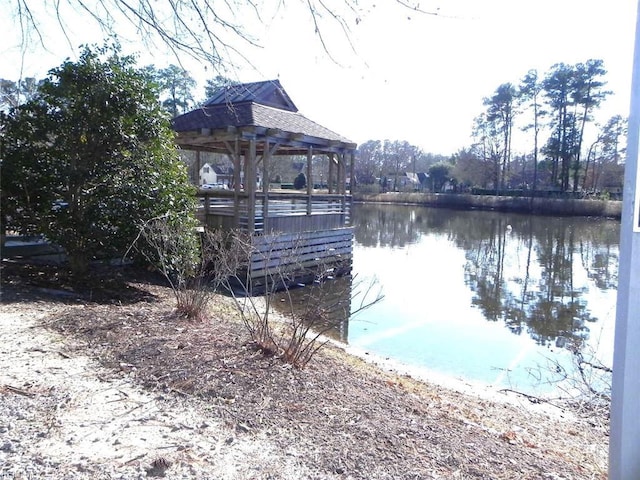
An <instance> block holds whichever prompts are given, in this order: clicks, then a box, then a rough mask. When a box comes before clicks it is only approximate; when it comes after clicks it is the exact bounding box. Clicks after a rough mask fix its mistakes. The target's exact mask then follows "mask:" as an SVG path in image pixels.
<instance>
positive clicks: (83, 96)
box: [0, 47, 195, 279]
mask: <svg viewBox="0 0 640 480" xmlns="http://www.w3.org/2000/svg"><path fill="white" fill-rule="evenodd" d="M133 64H134V60H133V58H131V57H122V56H120V54H119V49H118V47H110V48H107V47H103V48H100V49H96V50H95V51H93V50H91V49H90V48H89V47H85V48H84V49H83V50H82V52H81V55H80V59H79V60H78V61H77V62H75V63H74V62H72V61H70V60H67V61H66V62H64V63H63V64H62V65H61V66H60V67H57V68H54V69H53V70H51V71H50V72H49V76H48V78H47V79H46V80H45V81H44V82H43V83H42V84H41V85H40V86H39V89H38V94H37V95H36V97H35V98H33V99H32V100H30V101H28V102H27V103H25V104H23V105H20V106H18V107H16V108H13V109H11V110H10V111H9V113H8V114H6V115H4V114H3V115H2V118H1V119H0V121H1V123H0V131H2V132H3V133H2V134H3V140H2V144H3V145H2V148H3V152H2V154H3V159H2V170H3V172H2V173H3V175H2V179H1V187H2V188H1V190H2V199H1V205H0V207H1V210H2V217H3V229H4V228H11V229H14V230H16V231H19V232H21V233H24V234H43V235H45V236H46V237H47V238H48V239H49V240H50V241H51V242H53V243H55V244H58V245H60V246H61V247H63V248H64V249H65V251H66V253H67V256H68V259H69V263H70V266H71V269H72V272H73V274H74V276H75V277H76V278H78V279H79V278H82V277H84V276H86V274H87V272H88V268H89V264H90V261H91V260H94V259H100V258H113V257H117V256H121V255H123V254H124V252H125V251H126V249H127V247H128V246H129V245H131V243H132V241H133V240H134V238H135V237H136V235H137V234H138V227H139V225H140V224H141V223H144V222H146V221H148V220H149V219H151V218H156V217H160V216H162V215H166V214H175V213H177V212H180V215H176V216H174V217H173V218H174V221H175V222H178V223H179V222H182V221H184V222H185V224H184V228H183V229H182V231H183V232H186V231H188V226H189V225H190V224H191V222H192V220H191V219H192V217H193V212H194V210H195V204H194V201H195V199H194V197H193V192H194V189H193V187H191V186H190V184H189V182H188V177H187V172H186V168H185V166H184V165H183V164H182V162H181V161H180V160H179V157H178V153H177V150H176V148H175V145H174V142H173V132H172V131H171V129H170V125H169V121H168V118H167V117H166V113H165V112H164V111H163V110H162V107H161V106H160V105H159V102H158V99H157V94H156V93H157V92H156V91H155V90H154V88H153V86H152V84H151V83H150V82H149V81H148V80H149V79H148V78H147V76H146V75H145V74H144V73H143V72H142V71H137V70H136V69H135V68H134V67H133Z"/></svg>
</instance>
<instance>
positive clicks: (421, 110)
mask: <svg viewBox="0 0 640 480" xmlns="http://www.w3.org/2000/svg"><path fill="white" fill-rule="evenodd" d="M10 3H11V2H10ZM373 3H375V6H371V7H370V8H369V9H368V11H366V12H363V14H362V15H361V16H360V21H359V23H358V24H357V25H356V24H355V23H354V24H353V25H352V27H351V34H350V39H351V42H352V43H353V46H354V49H355V52H354V51H352V50H351V48H350V46H349V43H348V42H347V41H346V40H345V38H344V36H341V35H340V34H339V32H337V31H335V29H333V28H332V27H331V26H330V23H325V26H324V30H323V33H324V36H325V39H326V41H327V43H328V46H329V50H330V53H331V54H332V56H333V57H334V60H331V59H330V58H329V57H328V55H327V54H326V53H325V52H324V51H323V50H322V48H321V47H320V45H319V42H318V41H317V37H315V36H314V29H313V25H312V22H311V19H310V18H309V16H308V15H306V14H305V12H304V11H303V9H304V6H303V5H299V4H298V3H296V2H293V1H290V2H288V3H287V4H286V6H287V8H286V10H281V11H279V12H278V13H277V14H276V15H275V16H273V17H271V18H267V19H265V22H266V25H259V24H254V25H253V26H250V27H249V28H250V30H251V33H252V34H253V35H254V36H255V37H256V38H257V40H258V42H259V43H260V44H261V45H262V48H260V49H253V48H245V49H244V50H243V52H245V53H246V55H247V56H248V57H249V58H250V59H251V62H252V63H253V66H254V68H247V67H245V68H240V69H238V70H237V71H236V72H234V73H233V76H234V77H236V79H237V80H240V81H246V82H249V81H258V80H268V79H274V78H279V79H280V81H281V83H282V85H283V86H284V88H285V89H286V90H287V92H288V93H289V95H290V96H291V98H292V99H293V101H294V103H295V104H296V105H297V106H298V108H299V109H300V112H301V113H302V114H304V115H305V116H307V117H308V118H310V119H312V120H314V121H316V122H318V123H320V124H322V125H324V126H326V127H328V128H330V129H332V130H334V131H336V132H338V133H340V134H342V135H344V136H346V137H348V138H350V139H351V140H353V141H355V142H357V143H362V142H364V141H366V140H369V139H380V140H383V139H391V140H407V141H409V142H410V143H412V144H415V145H418V146H420V147H422V148H423V149H424V150H425V151H427V152H432V153H441V154H446V155H448V154H451V153H454V152H455V151H457V150H458V149H460V148H462V147H465V146H468V145H469V144H470V143H471V139H470V133H471V128H472V124H473V119H474V117H476V116H477V115H479V114H480V113H481V112H482V111H483V110H484V107H483V105H482V100H483V98H484V97H488V96H490V95H491V94H492V93H493V92H494V90H495V89H496V88H497V87H498V86H499V85H500V84H501V83H505V82H514V83H517V82H518V81H519V80H520V79H521V78H522V77H523V76H524V74H526V72H527V71H528V70H529V69H533V68H535V69H538V71H539V72H540V73H541V74H544V73H545V72H547V71H548V70H549V68H550V67H551V66H552V65H553V64H555V63H558V62H564V63H568V64H574V63H577V62H584V61H586V60H588V59H590V58H594V59H603V60H604V64H605V68H606V69H607V70H608V74H607V77H606V79H607V80H608V88H609V89H610V90H612V91H614V92H615V95H614V96H612V97H611V98H610V99H609V100H607V102H606V104H605V105H604V106H603V108H602V109H601V110H602V111H601V112H600V113H598V114H597V117H596V119H597V120H599V121H600V122H601V123H604V122H605V121H606V120H607V119H608V118H609V117H610V116H612V115H614V114H621V115H623V116H627V115H628V113H629V93H630V85H631V70H632V59H633V46H634V33H635V22H636V10H637V0H612V1H610V2H605V1H602V0H535V1H534V0H529V1H524V0H446V1H444V0H443V1H436V0H426V1H423V2H422V3H421V7H422V8H423V9H425V10H429V11H432V12H437V13H438V15H425V14H420V13H415V12H411V11H410V10H407V9H404V8H403V7H401V6H399V5H398V4H396V3H395V2H393V1H391V0H381V1H378V2H373V1H372V4H373ZM38 4H39V2H38ZM0 11H2V9H1V8H0ZM3 13H4V12H3ZM0 17H1V18H0V28H2V29H3V31H4V32H7V31H10V32H12V35H9V36H8V38H13V39H14V43H13V44H12V43H11V42H5V43H4V44H3V45H2V46H0V78H8V79H14V80H15V79H17V78H18V76H19V74H20V72H19V65H20V63H19V58H20V56H19V49H18V48H17V44H18V40H17V39H18V33H17V31H16V29H15V28H16V27H15V23H14V22H13V21H12V19H11V18H9V17H8V16H7V15H4V14H3V15H0ZM76 25H89V22H80V23H78V24H76ZM70 30H71V31H72V32H73V36H72V38H71V39H70V41H71V44H72V45H79V44H81V43H87V42H89V43H91V42H101V36H100V35H99V32H98V31H97V28H91V29H88V30H83V28H81V27H80V26H76V27H72V28H71V29H70ZM52 31H53V32H54V33H52V34H50V37H47V38H46V45H47V46H48V47H49V50H50V52H49V53H45V52H43V51H42V50H41V49H35V50H34V51H31V52H28V55H27V57H26V62H25V64H24V68H23V72H22V75H23V76H36V77H42V76H44V75H45V73H46V71H47V70H48V69H50V68H52V67H55V66H57V65H59V64H60V63H62V61H64V59H65V58H66V57H72V58H74V57H75V56H76V55H77V51H78V50H77V49H75V50H74V49H72V48H70V47H69V46H68V43H67V42H66V41H65V40H64V38H63V37H62V36H61V34H60V33H59V32H58V30H52ZM5 38H7V37H5ZM125 48H126V49H127V51H128V52H129V51H131V52H132V53H133V52H135V51H136V50H137V53H142V55H141V58H140V63H141V65H142V64H148V63H154V64H156V65H157V66H159V67H162V66H165V65H166V64H167V63H176V62H175V60H174V59H173V58H172V57H170V56H169V55H167V54H166V53H165V52H162V51H159V50H154V55H153V56H151V55H150V54H149V53H144V52H143V50H144V47H143V46H142V45H140V46H139V47H138V48H136V47H131V46H130V45H129V44H125ZM130 49H131V50H130ZM185 65H186V66H187V67H188V69H189V70H190V72H191V74H192V75H193V76H194V77H195V78H196V79H197V80H198V81H199V90H198V95H203V90H202V88H203V86H204V82H205V80H206V78H208V77H209V76H211V71H210V70H209V71H206V70H205V69H204V67H203V66H201V65H198V64H195V63H194V62H187V63H186V64H185Z"/></svg>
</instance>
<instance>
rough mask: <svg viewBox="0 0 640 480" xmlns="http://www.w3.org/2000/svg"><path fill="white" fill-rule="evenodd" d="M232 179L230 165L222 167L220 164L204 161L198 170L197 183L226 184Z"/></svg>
mask: <svg viewBox="0 0 640 480" xmlns="http://www.w3.org/2000/svg"><path fill="white" fill-rule="evenodd" d="M232 179H233V169H232V168H231V167H222V166H220V165H211V164H210V163H205V164H204V165H202V167H200V171H199V172H198V184H199V185H205V184H216V183H224V184H225V185H228V184H229V183H230V182H231V181H232Z"/></svg>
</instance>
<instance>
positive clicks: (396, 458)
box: [0, 265, 608, 479]
mask: <svg viewBox="0 0 640 480" xmlns="http://www.w3.org/2000/svg"><path fill="white" fill-rule="evenodd" d="M2 282H3V284H2V305H1V306H0V342H1V343H0V345H2V347H0V350H1V355H0V397H1V402H0V404H1V406H0V419H1V420H0V477H1V476H2V475H3V474H5V475H10V478H50V479H62V478H65V479H67V478H82V479H84V478H87V479H89V478H91V479H93V478H125V479H129V478H132V479H133V478H145V477H149V476H160V475H166V476H167V478H198V479H202V478H211V479H213V478H216V479H220V478H222V479H250V478H256V479H258V478H260V479H267V478H268V479H303V478H304V479H306V478H309V479H312V478H313V479H333V478H335V479H440V478H442V479H450V478H476V479H507V478H508V479H545V478H546V479H587V478H588V479H593V478H602V479H604V478H606V461H607V448H608V446H607V441H608V437H607V428H608V427H607V423H606V420H605V419H594V418H584V417H579V416H576V415H574V414H573V413H572V412H570V411H568V410H567V411H561V410H559V411H557V412H555V413H544V412H539V411H535V410H534V409H532V408H530V405H529V404H528V402H527V401H526V400H524V399H523V400H522V404H521V405H514V404H513V403H508V402H501V401H489V400H486V399H484V398H480V397H479V396H476V395H473V394H463V393H460V392H457V391H455V390H452V389H447V388H443V387H440V386H436V385H432V384H429V383H425V382H419V381H416V380H414V379H412V378H409V377H407V376H403V375H398V374H394V373H389V372H385V371H383V370H382V369H380V368H377V367H376V366H373V365H371V364H369V363H367V362H365V361H363V360H361V359H359V358H356V357H353V356H350V355H348V354H346V353H345V352H344V351H342V350H341V349H339V348H335V347H329V348H327V349H325V350H323V351H321V352H320V353H319V354H318V355H317V356H316V357H315V358H314V359H313V360H312V362H311V363H310V364H309V365H308V367H307V368H306V369H304V370H297V369H293V368H290V367H288V366H287V365H285V364H283V363H282V362H281V361H280V360H279V359H277V358H274V357H270V356H265V355H263V354H262V353H261V352H259V351H256V350H255V349H254V348H253V347H252V345H251V344H250V343H249V342H248V339H247V337H246V336H245V334H244V332H243V330H242V327H241V325H240V324H239V322H238V319H237V318H236V316H235V314H234V310H233V308H232V307H231V305H230V302H229V299H227V298H225V297H216V299H215V302H214V304H213V305H212V306H211V309H210V313H209V320H208V321H206V322H202V323H188V322H185V321H184V320H181V319H179V318H176V317H175V316H174V315H173V308H172V307H173V301H172V297H171V295H170V292H169V291H168V290H167V289H166V288H165V287H163V286H161V285H156V284H153V283H148V282H141V281H131V282H126V283H124V285H126V288H123V289H121V290H118V291H112V292H111V293H110V295H108V296H106V297H104V296H103V297H102V298H100V297H101V295H93V296H89V295H84V296H80V297H79V296H77V295H76V294H75V292H74V291H71V290H63V291H60V289H59V288H52V287H54V286H55V284H50V283H47V282H46V281H44V280H43V279H42V278H39V275H38V274H37V272H31V274H29V275H25V274H24V272H20V271H18V270H17V269H16V267H15V266H12V267H10V268H7V266H6V265H4V266H3V271H2ZM28 475H32V476H31V477H29V476H28Z"/></svg>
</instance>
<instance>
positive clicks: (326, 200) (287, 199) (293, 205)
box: [197, 191, 351, 234]
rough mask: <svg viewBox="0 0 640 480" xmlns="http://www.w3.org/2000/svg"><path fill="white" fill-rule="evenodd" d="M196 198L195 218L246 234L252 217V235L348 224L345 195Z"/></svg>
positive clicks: (211, 194)
mask: <svg viewBox="0 0 640 480" xmlns="http://www.w3.org/2000/svg"><path fill="white" fill-rule="evenodd" d="M198 198H199V200H200V202H199V207H198V211H197V216H198V218H199V219H200V220H201V221H202V223H203V224H205V225H207V226H209V227H213V228H240V229H241V230H245V231H248V230H249V225H250V222H249V219H250V218H251V217H252V216H253V233H255V234H263V233H272V232H285V233H296V232H305V231H316V230H329V229H334V228H341V227H346V226H349V225H350V222H351V218H350V210H351V197H349V196H345V195H336V194H313V195H306V194H299V193H289V192H286V193H280V192H275V193H274V192H269V193H268V194H266V195H265V194H264V193H257V194H256V195H255V198H254V199H253V202H250V200H251V199H250V198H249V196H248V195H247V194H246V193H244V192H239V193H238V194H236V193H235V192H229V191H213V192H206V193H202V192H201V193H199V194H198ZM251 204H253V212H251V211H250V210H251Z"/></svg>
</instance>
